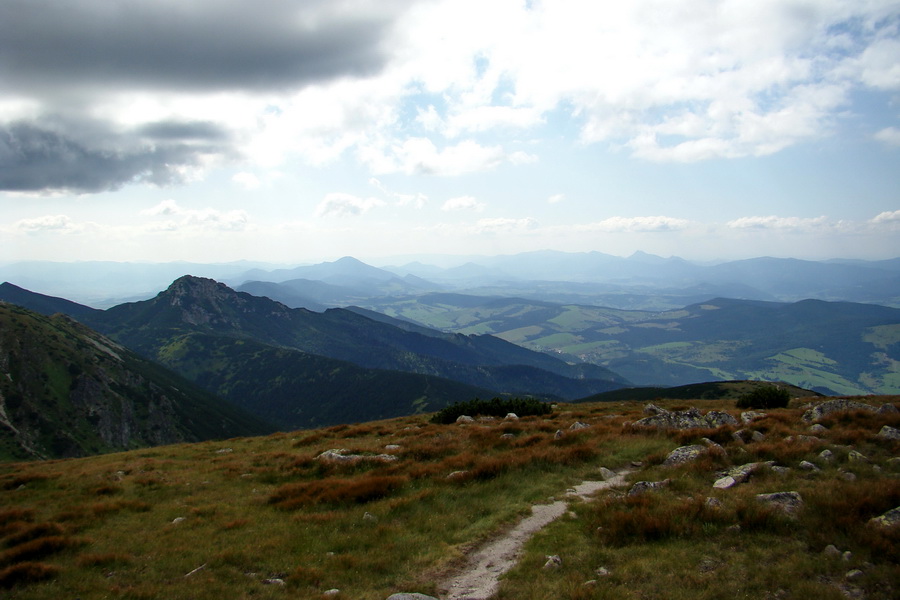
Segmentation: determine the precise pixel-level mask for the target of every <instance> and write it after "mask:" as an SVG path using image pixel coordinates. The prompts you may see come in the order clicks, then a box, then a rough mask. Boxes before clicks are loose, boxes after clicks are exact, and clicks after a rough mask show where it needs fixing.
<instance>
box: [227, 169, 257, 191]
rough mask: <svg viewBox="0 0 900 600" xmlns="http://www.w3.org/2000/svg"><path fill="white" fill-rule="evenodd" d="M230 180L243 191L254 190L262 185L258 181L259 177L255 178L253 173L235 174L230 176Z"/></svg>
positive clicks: (242, 172)
mask: <svg viewBox="0 0 900 600" xmlns="http://www.w3.org/2000/svg"><path fill="white" fill-rule="evenodd" d="M231 180H232V181H233V182H235V183H236V184H238V185H239V186H241V187H242V188H244V189H245V190H255V189H257V188H259V186H260V185H262V184H261V182H260V181H259V177H257V176H256V175H254V174H253V173H247V172H246V171H241V172H240V173H235V174H234V175H232V177H231Z"/></svg>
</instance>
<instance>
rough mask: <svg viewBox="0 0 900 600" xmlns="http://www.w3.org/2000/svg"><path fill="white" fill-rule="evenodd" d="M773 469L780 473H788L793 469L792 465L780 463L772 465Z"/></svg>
mask: <svg viewBox="0 0 900 600" xmlns="http://www.w3.org/2000/svg"><path fill="white" fill-rule="evenodd" d="M772 471H773V472H774V473H778V474H779V475H787V474H788V473H790V472H791V469H790V467H780V466H778V465H775V466H773V467H772Z"/></svg>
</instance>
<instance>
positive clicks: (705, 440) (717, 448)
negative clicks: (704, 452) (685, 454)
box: [700, 438, 725, 452]
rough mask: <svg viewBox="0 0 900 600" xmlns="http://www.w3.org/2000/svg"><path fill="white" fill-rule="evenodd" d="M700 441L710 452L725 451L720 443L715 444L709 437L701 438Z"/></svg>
mask: <svg viewBox="0 0 900 600" xmlns="http://www.w3.org/2000/svg"><path fill="white" fill-rule="evenodd" d="M700 441H701V442H703V443H704V444H706V447H707V448H709V450H710V452H725V448H723V447H722V445H721V444H717V443H716V442H714V441H712V440H711V439H709V438H702V439H701V440H700Z"/></svg>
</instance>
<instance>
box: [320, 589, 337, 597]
mask: <svg viewBox="0 0 900 600" xmlns="http://www.w3.org/2000/svg"><path fill="white" fill-rule="evenodd" d="M340 593H341V590H339V589H337V588H332V589H330V590H325V591H324V592H322V595H323V596H337V595H338V594H340Z"/></svg>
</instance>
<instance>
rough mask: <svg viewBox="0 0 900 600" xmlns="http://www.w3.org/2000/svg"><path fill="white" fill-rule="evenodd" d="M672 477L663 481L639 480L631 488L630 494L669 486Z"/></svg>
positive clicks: (634, 494) (633, 494)
mask: <svg viewBox="0 0 900 600" xmlns="http://www.w3.org/2000/svg"><path fill="white" fill-rule="evenodd" d="M671 481H672V480H671V479H663V480H662V481H638V482H637V483H635V484H634V485H633V486H631V489H630V490H628V495H629V496H636V495H637V494H643V493H644V492H646V491H649V490H658V489H661V488H664V487H668V486H669V483H670V482H671Z"/></svg>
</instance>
